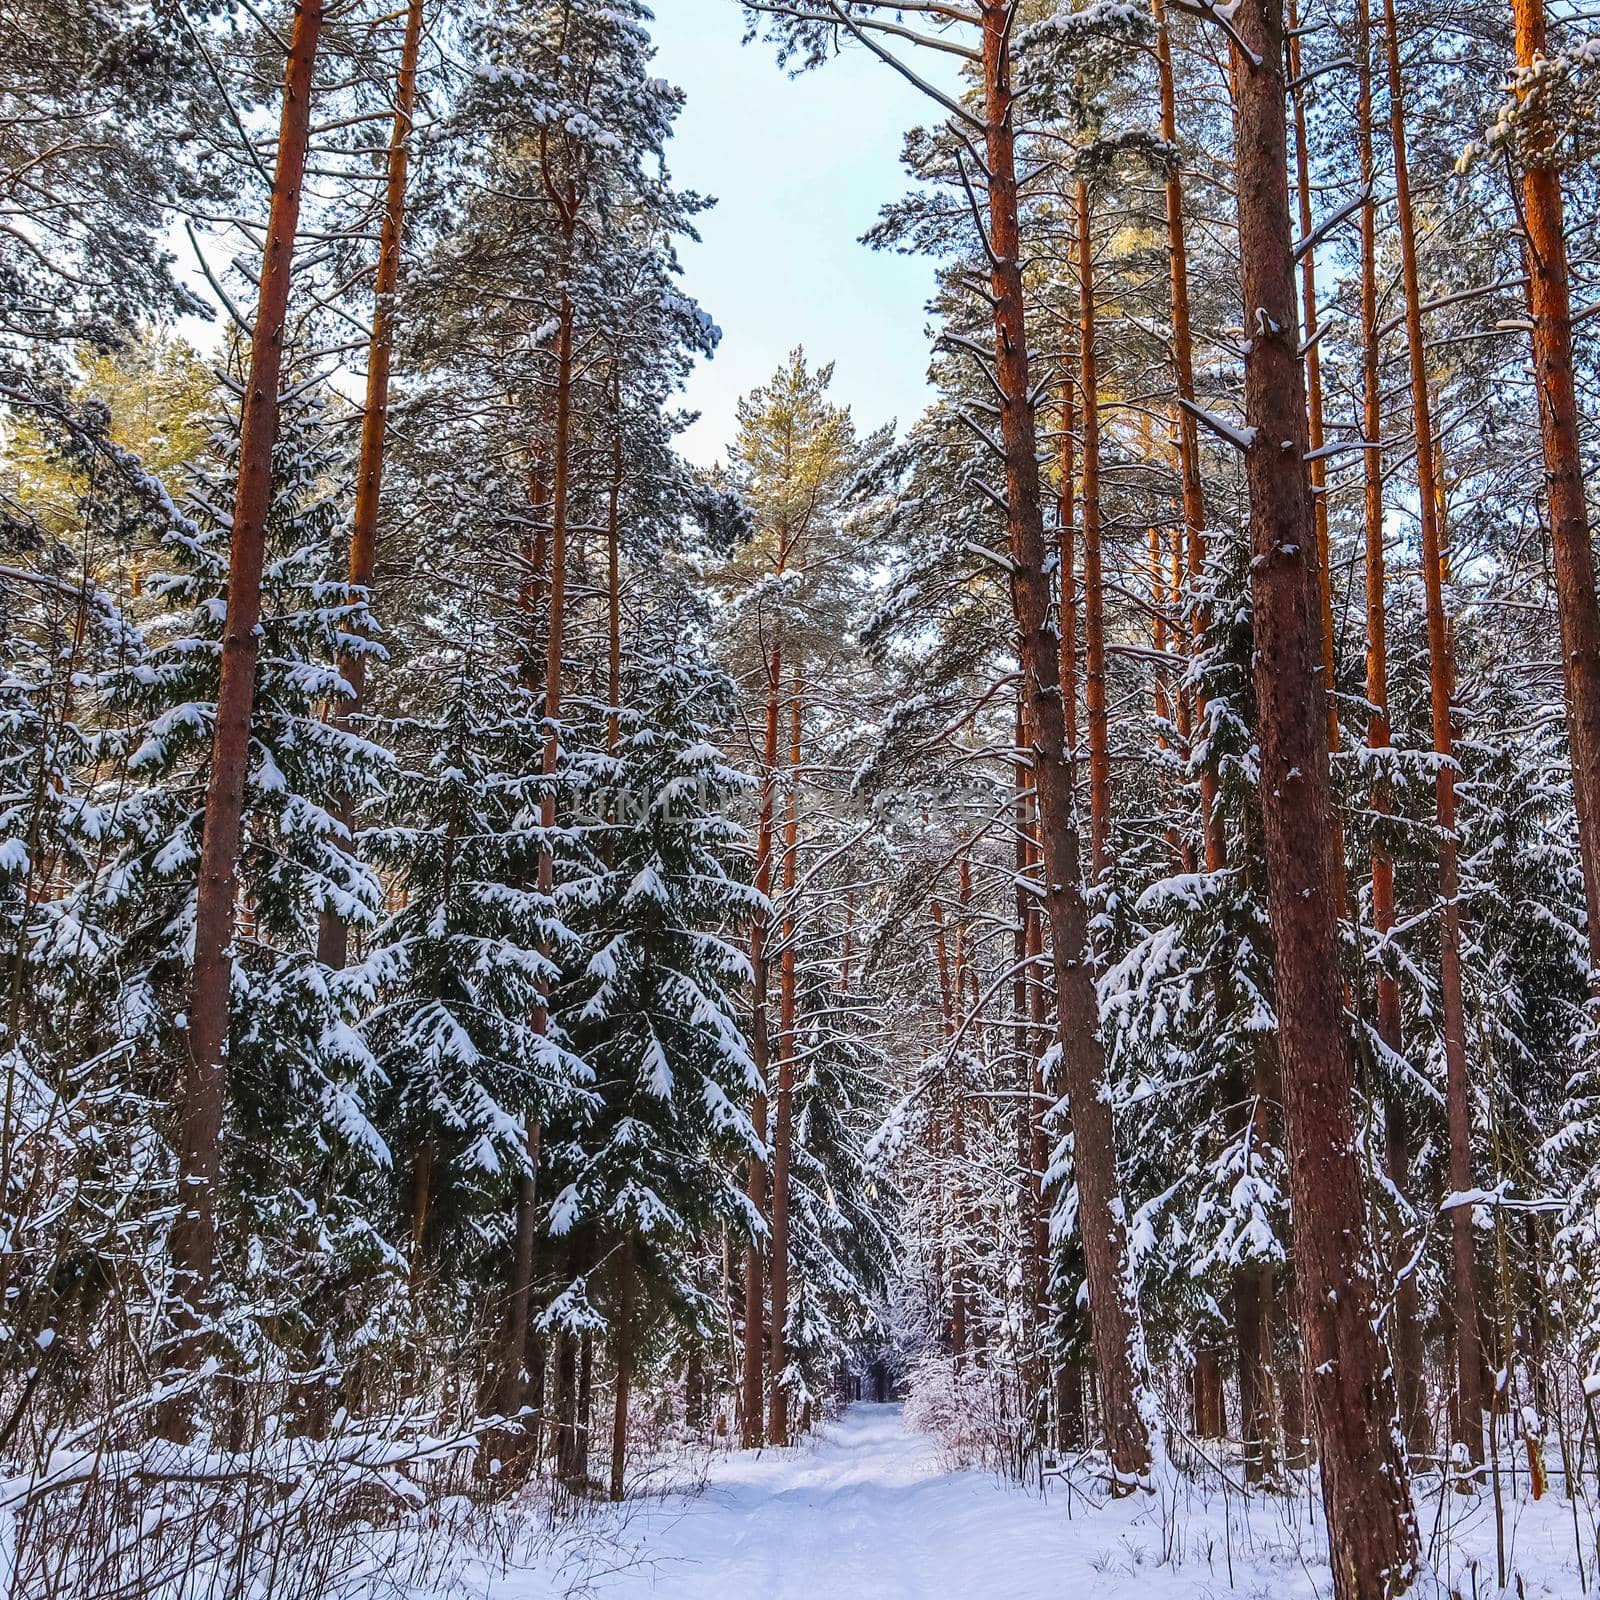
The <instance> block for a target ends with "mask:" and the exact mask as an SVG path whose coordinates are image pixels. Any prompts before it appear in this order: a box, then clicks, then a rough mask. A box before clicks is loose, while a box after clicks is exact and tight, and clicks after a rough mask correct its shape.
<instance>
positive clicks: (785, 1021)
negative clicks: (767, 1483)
mask: <svg viewBox="0 0 1600 1600" xmlns="http://www.w3.org/2000/svg"><path fill="white" fill-rule="evenodd" d="M789 694H790V699H789V782H788V785H787V788H788V808H787V813H786V815H785V818H784V826H783V906H784V911H783V954H782V956H781V957H780V960H779V968H778V1083H777V1094H776V1095H775V1097H774V1099H773V1119H772V1334H771V1338H770V1339H769V1341H768V1350H769V1352H770V1353H769V1360H768V1381H769V1386H770V1393H769V1395H768V1414H767V1443H768V1444H777V1445H786V1444H788V1442H789V1391H788V1388H787V1387H786V1384H785V1368H786V1367H787V1366H788V1364H789V1352H788V1346H787V1343H786V1334H787V1323H788V1320H789V1169H790V1161H791V1156H792V1154H793V1150H792V1146H793V1141H794V1058H795V1049H796V1046H797V1044H798V1038H797V1034H796V1028H795V1003H796V976H797V975H796V967H795V957H796V950H795V942H796V940H797V938H798V937H799V925H798V919H797V917H796V913H795V885H796V881H797V878H798V867H799V853H800V798H799V789H800V755H801V731H802V728H801V699H802V694H803V687H802V684H801V680H800V674H799V672H798V671H797V670H793V669H791V673H790V688H789Z"/></svg>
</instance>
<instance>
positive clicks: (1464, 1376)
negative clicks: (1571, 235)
mask: <svg viewBox="0 0 1600 1600" xmlns="http://www.w3.org/2000/svg"><path fill="white" fill-rule="evenodd" d="M1383 17H1384V36H1385V40H1384V42H1385V49H1386V54H1387V58H1388V68H1389V126H1390V134H1391V137H1392V139H1393V141H1394V168H1395V208H1396V212H1397V220H1398V223H1399V232H1400V277H1401V285H1402V288H1403V290H1404V294H1405V320H1406V344H1407V349H1408V353H1409V357H1410V366H1411V412H1412V423H1413V437H1414V441H1415V445H1416V456H1417V501H1418V512H1419V514H1420V517H1421V521H1422V587H1423V594H1424V596H1425V597H1426V602H1427V621H1428V681H1429V690H1430V696H1431V700H1432V709H1433V749H1434V754H1435V755H1436V756H1437V757H1438V758H1439V775H1438V780H1437V785H1438V787H1437V811H1436V815H1437V820H1438V826H1439V1007H1440V1011H1441V1013H1442V1020H1443V1024H1444V1054H1445V1108H1446V1119H1447V1122H1448V1126H1449V1140H1450V1187H1451V1189H1452V1190H1454V1191H1455V1193H1456V1194H1457V1195H1462V1194H1465V1193H1466V1192H1467V1191H1469V1190H1470V1189H1471V1188H1472V1186H1473V1183H1472V1102H1471V1087H1470V1085H1469V1084H1468V1081H1467V1037H1466V1003H1465V999H1464V996H1463V993H1462V978H1461V865H1460V851H1459V844H1458V841H1457V838H1456V775H1455V730H1454V727H1453V712H1454V708H1453V706H1452V703H1451V702H1452V699H1453V697H1454V692H1455V659H1454V648H1453V645H1452V642H1451V638H1450V624H1449V619H1448V618H1447V617H1446V615H1445V608H1444V550H1443V547H1442V540H1441V538H1440V531H1439V472H1438V463H1437V460H1436V458H1435V455H1434V437H1433V406H1432V401H1431V399H1430V396H1429V393H1428V355H1427V346H1426V343H1425V341H1424V336H1423V327H1422V286H1421V281H1420V278H1419V275H1418V270H1417V227H1416V217H1415V214H1414V213H1413V211H1412V208H1411V177H1410V171H1409V165H1408V162H1407V159H1406V121H1405V117H1406V110H1405V80H1404V77H1403V75H1402V72H1401V66H1400V38H1399V28H1398V24H1397V21H1396V16H1395V5H1394V0H1384V7H1383ZM1472 1234H1473V1229H1472V1207H1471V1206H1470V1205H1456V1206H1453V1207H1452V1208H1451V1210H1450V1250H1451V1263H1452V1268H1453V1272H1452V1285H1451V1287H1452V1289H1453V1292H1454V1299H1455V1312H1456V1412H1455V1415H1456V1419H1457V1425H1458V1426H1457V1431H1458V1432H1459V1434H1460V1436H1461V1442H1462V1443H1464V1444H1465V1445H1466V1447H1467V1450H1468V1452H1469V1454H1470V1455H1471V1457H1472V1459H1473V1460H1474V1461H1482V1460H1483V1409H1484V1394H1483V1354H1482V1344H1481V1334H1480V1325H1479V1319H1478V1276H1477V1269H1476V1266H1475V1264H1474V1259H1473V1237H1472Z"/></svg>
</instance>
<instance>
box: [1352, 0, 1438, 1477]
mask: <svg viewBox="0 0 1600 1600" xmlns="http://www.w3.org/2000/svg"><path fill="white" fill-rule="evenodd" d="M1356 74H1357V91H1356V143H1357V153H1358V157H1359V162H1360V172H1361V186H1362V189H1363V191H1364V193H1365V194H1366V197H1367V198H1366V203H1365V204H1364V205H1363V206H1362V208H1361V419H1362V420H1361V436H1362V439H1363V441H1364V443H1365V446H1366V448H1365V449H1364V450H1363V451H1362V453H1361V455H1362V462H1361V467H1362V520H1363V532H1364V536H1365V545H1366V587H1367V595H1366V600H1367V701H1368V703H1369V704H1370V706H1371V707H1372V710H1371V712H1370V714H1369V716H1368V719H1367V747H1368V748H1369V749H1370V750H1374V751H1377V752H1380V753H1381V752H1383V751H1387V750H1389V749H1391V748H1392V747H1393V744H1394V739H1393V734H1392V732H1391V729H1390V725H1389V645H1388V621H1387V615H1386V596H1385V588H1386V582H1385V552H1384V539H1385V531H1384V504H1383V452H1382V449H1381V448H1380V445H1381V441H1382V437H1383V368H1382V350H1381V342H1382V334H1381V332H1380V330H1379V324H1378V237H1377V229H1378V205H1377V163H1376V160H1375V157H1374V152H1373V122H1372V116H1373V113H1372V19H1371V7H1370V0H1356ZM1381 759H1382V757H1381V754H1380V760H1381ZM1392 809H1393V806H1392V796H1391V793H1390V784H1389V781H1388V779H1387V777H1385V776H1384V775H1383V773H1382V771H1381V768H1380V771H1379V775H1378V777H1377V780H1376V781H1375V782H1374V784H1373V788H1372V810H1373V815H1374V817H1375V818H1376V826H1375V830H1374V832H1375V836H1376V842H1375V843H1374V845H1373V851H1372V925H1373V927H1374V929H1375V930H1376V932H1377V934H1378V936H1379V937H1380V938H1387V937H1388V936H1389V934H1390V933H1391V932H1392V931H1393V929H1394V925H1395V916H1396V908H1395V876H1394V874H1395V866H1394V855H1393V853H1392V852H1391V850H1390V848H1389V844H1388V840H1387V839H1386V837H1385V835H1384V819H1385V818H1386V817H1388V816H1389V815H1390V814H1391V812H1392ZM1377 1028H1378V1037H1379V1038H1380V1039H1381V1040H1382V1041H1383V1044H1384V1046H1385V1048H1387V1049H1388V1050H1390V1051H1392V1052H1393V1053H1394V1054H1395V1055H1397V1056H1398V1055H1400V1054H1401V1053H1402V1052H1403V1050H1404V1048H1405V1033H1404V1026H1403V1023H1402V1018H1401V1012H1400V984H1399V980H1398V979H1397V978H1396V977H1395V976H1394V974H1393V973H1392V972H1391V971H1389V970H1387V969H1383V970H1380V972H1379V974H1378V982H1377ZM1383 1110H1384V1164H1385V1166H1386V1167H1387V1169H1388V1174H1389V1181H1390V1182H1391V1183H1392V1184H1393V1185H1394V1188H1395V1192H1396V1194H1398V1195H1400V1196H1401V1197H1402V1199H1406V1198H1409V1196H1410V1192H1411V1139H1410V1133H1411V1130H1410V1127H1409V1120H1408V1118H1407V1115H1406V1106H1405V1101H1404V1099H1403V1098H1402V1096H1401V1094H1400V1091H1399V1089H1398V1087H1397V1086H1391V1087H1390V1088H1389V1090H1388V1091H1387V1093H1386V1095H1385V1100H1384V1108H1383ZM1412 1255H1413V1246H1412V1242H1411V1241H1410V1240H1409V1239H1408V1238H1407V1236H1406V1233H1405V1231H1404V1230H1403V1229H1402V1228H1400V1227H1398V1226H1397V1227H1396V1229H1395V1236H1394V1239H1393V1242H1392V1248H1391V1264H1392V1267H1393V1270H1394V1274H1395V1299H1394V1313H1393V1315H1394V1330H1395V1331H1394V1351H1395V1380H1396V1385H1397V1387H1398V1390H1399V1397H1400V1415H1401V1419H1402V1422H1403V1424H1404V1427H1405V1436H1406V1441H1407V1443H1408V1444H1409V1446H1410V1448H1411V1449H1412V1450H1414V1451H1424V1450H1426V1449H1428V1447H1429V1445H1430V1444H1431V1442H1432V1439H1431V1433H1432V1429H1431V1425H1430V1419H1429V1412H1428V1397H1427V1391H1426V1388H1425V1387H1424V1384H1423V1340H1422V1311H1421V1305H1420V1296H1419V1293H1418V1288H1417V1273H1416V1268H1415V1265H1414V1263H1413V1262H1412V1259H1411V1258H1412Z"/></svg>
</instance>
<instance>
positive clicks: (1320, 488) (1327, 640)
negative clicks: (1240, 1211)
mask: <svg viewBox="0 0 1600 1600" xmlns="http://www.w3.org/2000/svg"><path fill="white" fill-rule="evenodd" d="M1299 25H1300V18H1299V11H1298V8H1297V6H1296V4H1295V0H1289V57H1288V60H1289V79H1290V82H1291V83H1293V84H1294V85H1295V87H1294V89H1293V91H1292V92H1291V94H1290V99H1291V101H1292V102H1293V105H1294V164H1295V197H1296V201H1297V203H1298V208H1299V212H1300V236H1301V238H1302V239H1307V240H1309V239H1310V238H1311V232H1312V227H1313V219H1312V211H1311V150H1310V145H1309V142H1308V141H1307V138H1306V97H1305V88H1304V86H1303V85H1302V84H1301V83H1300V38H1299V34H1298V32H1297V31H1296V30H1297V29H1298V28H1299ZM1300 284H1301V290H1302V296H1303V300H1304V315H1303V318H1302V324H1301V328H1302V333H1301V344H1302V346H1303V347H1304V349H1305V352H1306V357H1305V364H1306V400H1307V420H1308V424H1309V429H1310V439H1311V455H1312V460H1311V463H1310V465H1311V494H1312V509H1313V515H1314V516H1315V518H1316V525H1317V564H1316V577H1317V599H1318V603H1319V605H1320V608H1321V617H1322V673H1323V685H1324V688H1325V690H1326V694H1325V698H1326V700H1327V702H1328V748H1329V749H1331V750H1337V749H1338V748H1339V708H1338V702H1337V701H1336V700H1335V699H1334V683H1335V679H1334V653H1333V570H1332V565H1331V561H1330V546H1329V540H1328V469H1327V464H1326V462H1325V460H1324V459H1323V458H1322V457H1321V456H1319V455H1318V454H1317V452H1318V451H1319V450H1321V449H1322V446H1323V443H1324V441H1325V439H1326V431H1325V429H1324V426H1323V420H1322V350H1321V346H1320V345H1319V343H1318V334H1319V332H1320V329H1319V328H1318V325H1317V252H1316V249H1315V247H1314V246H1308V247H1307V249H1306V252H1305V254H1304V255H1303V256H1302V257H1301V258H1300ZM1337 866H1338V868H1339V871H1340V873H1341V876H1342V873H1343V853H1342V852H1341V854H1340V859H1339V861H1338V863H1337ZM1341 898H1342V896H1341Z"/></svg>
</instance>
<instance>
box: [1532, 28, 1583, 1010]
mask: <svg viewBox="0 0 1600 1600" xmlns="http://www.w3.org/2000/svg"><path fill="white" fill-rule="evenodd" d="M1512 10H1513V13H1514V18H1515V24H1516V50H1517V65H1518V66H1519V67H1522V68H1527V67H1531V66H1532V65H1533V64H1534V62H1535V61H1537V60H1539V59H1540V58H1541V57H1542V56H1543V55H1544V50H1545V13H1544V0H1512ZM1524 138H1525V139H1526V141H1527V145H1526V148H1525V151H1524V161H1525V166H1524V171H1523V175H1522V210H1523V226H1524V229H1525V231H1526V235H1527V246H1528V248H1527V258H1528V301H1529V305H1530V307H1531V309H1532V312H1533V317H1532V322H1533V366H1534V376H1535V380H1536V382H1537V384H1538V388H1539V424H1540V431H1541V435H1542V442H1543V446H1544V471H1545V494H1546V498H1547V499H1548V501H1549V507H1550V543H1551V552H1552V555H1553V557H1554V564H1555V574H1556V607H1557V612H1558V615H1559V618H1560V624H1561V659H1562V666H1563V668H1564V671H1565V677H1566V686H1567V738H1568V743H1569V745H1570V748H1571V751H1572V788H1573V793H1574V796H1575V797H1576V800H1577V811H1578V845H1579V848H1580V851H1581V854H1582V857H1583V878H1584V886H1585V888H1586V890H1587V893H1588V911H1589V967H1590V970H1591V973H1592V974H1600V604H1597V602H1596V598H1595V575H1594V546H1593V544H1592V543H1591V542H1590V537H1589V508H1588V505H1587V502H1586V501H1585V498H1584V485H1583V462H1582V458H1581V457H1580V455H1579V453H1578V398H1577V390H1576V388H1575V386H1574V380H1573V369H1572V284H1571V278H1570V276H1569V273H1568V268H1567V238H1566V217H1565V208H1564V202H1563V198H1562V193H1561V176H1560V174H1559V172H1558V171H1557V170H1556V167H1555V164H1554V153H1553V151H1554V145H1555V143H1556V133H1555V130H1554V129H1553V128H1552V127H1551V126H1550V119H1549V113H1548V111H1547V110H1546V111H1541V110H1540V109H1539V108H1538V106H1537V103H1536V102H1535V103H1534V105H1533V109H1532V110H1531V111H1530V113H1529V123H1528V126H1527V128H1526V130H1525V133H1524ZM1594 981H1600V979H1597V980H1594Z"/></svg>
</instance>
